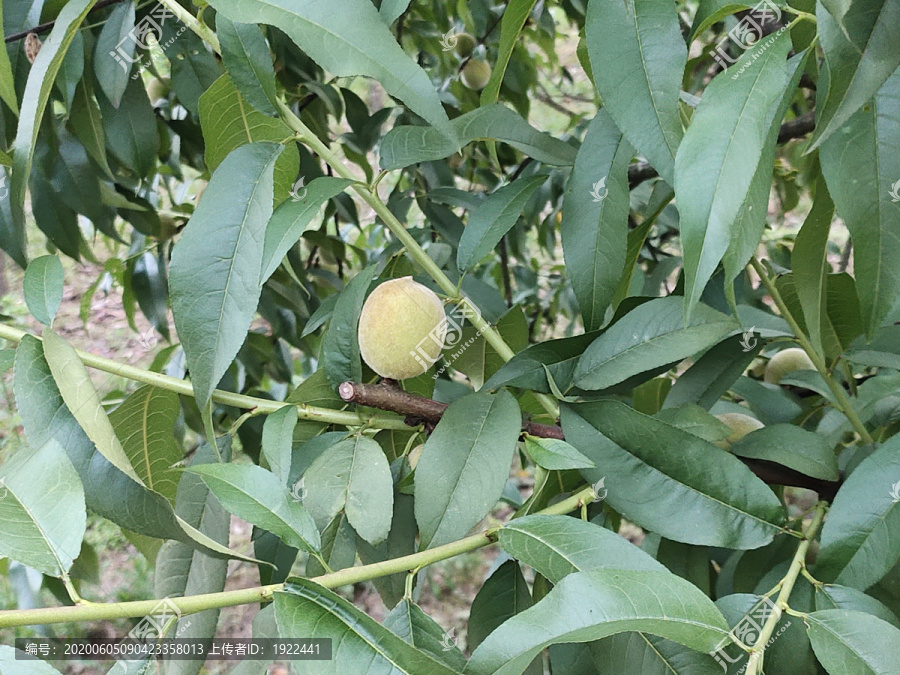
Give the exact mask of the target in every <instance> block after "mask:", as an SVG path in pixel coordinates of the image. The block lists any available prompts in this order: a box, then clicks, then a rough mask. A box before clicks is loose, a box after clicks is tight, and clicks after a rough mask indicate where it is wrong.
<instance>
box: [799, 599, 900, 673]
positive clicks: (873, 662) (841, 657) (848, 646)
mask: <svg viewBox="0 0 900 675" xmlns="http://www.w3.org/2000/svg"><path fill="white" fill-rule="evenodd" d="M805 621H806V624H807V626H809V628H808V630H809V641H810V642H811V643H812V646H813V650H815V652H816V658H818V659H819V661H820V662H821V663H822V665H823V666H825V669H826V670H827V671H828V672H829V673H831V674H832V675H895V673H896V672H897V664H898V663H900V629H898V628H895V627H894V626H892V625H891V624H889V623H888V622H887V621H883V620H882V619H879V618H878V617H875V616H872V615H871V614H864V613H863V612H856V611H852V610H844V609H828V610H824V611H821V612H813V613H812V614H809V615H808V616H806V617H805Z"/></svg>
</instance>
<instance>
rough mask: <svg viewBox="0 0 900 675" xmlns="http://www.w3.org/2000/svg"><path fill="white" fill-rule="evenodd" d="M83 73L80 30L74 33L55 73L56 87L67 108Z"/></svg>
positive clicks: (82, 48)
mask: <svg viewBox="0 0 900 675" xmlns="http://www.w3.org/2000/svg"><path fill="white" fill-rule="evenodd" d="M82 75H84V37H83V36H82V33H81V31H79V32H77V33H75V38H74V39H73V40H72V44H70V45H69V49H68V51H66V56H65V58H64V59H63V62H62V64H61V65H60V67H59V72H58V73H57V74H56V89H57V91H58V92H59V94H60V96H61V97H62V102H63V104H64V105H65V106H66V108H67V109H70V108H71V107H72V99H73V98H75V87H76V86H77V85H78V82H79V81H80V80H81V78H82Z"/></svg>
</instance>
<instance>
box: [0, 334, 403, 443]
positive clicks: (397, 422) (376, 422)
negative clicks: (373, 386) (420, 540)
mask: <svg viewBox="0 0 900 675" xmlns="http://www.w3.org/2000/svg"><path fill="white" fill-rule="evenodd" d="M26 335H31V334H30V333H26V332H25V331H23V330H19V329H18V328H13V327H12V326H7V325H6V324H2V323H0V338H2V339H5V340H11V341H12V342H21V340H22V338H23V337H25V336H26ZM31 337H35V338H37V339H38V340H40V338H39V337H37V336H35V335H32V336H31ZM75 353H76V354H78V358H80V359H81V361H82V362H83V363H84V365H86V366H88V367H90V368H96V369H97V370H102V371H103V372H105V373H110V374H111V375H117V376H119V377H124V378H125V379H128V380H134V381H135V382H143V383H144V384H150V385H153V386H154V387H159V388H160V389H168V390H169V391H174V392H175V393H176V394H181V395H183V396H190V397H193V396H194V389H193V387H192V386H191V383H190V381H188V380H179V379H177V378H174V377H170V376H168V375H163V374H162V373H154V372H152V371H149V370H144V369H143V368H135V367H134V366H129V365H127V364H124V363H119V362H118V361H113V360H112V359H107V358H104V357H102V356H97V355H95V354H91V353H90V352H83V351H81V350H80V349H76V350H75ZM212 400H213V401H215V402H216V403H221V404H222V405H230V406H233V407H235V408H242V409H244V410H253V411H256V412H258V413H259V414H261V415H268V414H270V413H273V412H275V411H276V410H280V409H281V408H283V407H284V406H286V405H292V404H290V403H284V402H282V401H272V400H269V399H264V398H257V397H255V396H246V395H245V394H235V393H233V392H230V391H220V390H218V389H216V390H215V391H213V395H212ZM293 405H295V406H296V408H297V415H298V417H299V418H300V419H301V420H313V421H316V422H323V423H326V424H340V425H342V426H346V427H356V426H359V425H361V424H370V425H372V426H377V427H379V428H381V429H397V430H406V431H409V429H410V427H409V426H408V425H407V424H406V423H405V422H404V421H403V419H401V418H400V417H397V416H396V415H384V414H381V415H371V416H369V417H361V416H360V415H359V414H357V413H355V412H352V411H346V410H331V409H329V408H320V407H318V406H312V405H307V404H306V403H296V404H293Z"/></svg>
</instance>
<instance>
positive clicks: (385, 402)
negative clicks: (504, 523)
mask: <svg viewBox="0 0 900 675" xmlns="http://www.w3.org/2000/svg"><path fill="white" fill-rule="evenodd" d="M338 394H340V397H341V398H342V399H344V400H345V401H347V402H348V403H358V404H359V405H365V406H369V407H371V408H379V409H380V410H389V411H391V412H395V413H398V414H400V415H404V416H405V417H406V423H407V424H409V425H411V426H415V425H419V424H422V423H423V422H424V423H426V424H427V425H428V426H431V427H433V426H434V425H435V424H437V423H438V422H440V420H441V417H442V416H443V414H444V411H445V410H447V407H448V404H446V403H441V402H440V401H435V400H433V399H430V398H425V397H424V396H417V395H416V394H410V393H409V392H406V391H403V390H402V389H400V388H399V387H398V386H397V385H396V384H395V383H394V382H393V381H392V380H387V381H384V382H381V383H379V384H361V383H359V382H344V383H343V384H342V385H341V386H340V387H339V388H338ZM522 431H523V432H524V433H527V434H530V435H532V436H539V437H541V438H557V439H559V440H565V435H564V434H563V430H562V428H561V427H559V426H556V425H551V424H537V423H536V422H530V421H528V420H523V422H522ZM738 459H740V460H741V461H742V462H743V463H744V464H746V465H747V467H748V468H749V469H750V470H751V471H752V472H753V473H754V474H756V475H757V476H759V478H761V479H762V480H763V481H764V482H766V483H768V484H770V485H790V486H792V487H800V488H805V489H807V490H813V491H815V492H818V493H819V497H820V498H821V499H825V500H828V501H831V500H832V499H834V496H835V494H837V491H838V488H839V487H840V486H841V483H840V482H839V481H837V482H834V481H826V480H819V479H817V478H811V477H810V476H806V475H804V474H802V473H799V472H798V471H794V470H793V469H789V468H787V467H784V466H781V465H780V464H775V463H774V462H767V461H765V460H761V459H751V458H749V457H738Z"/></svg>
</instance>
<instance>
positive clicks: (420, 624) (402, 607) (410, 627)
mask: <svg viewBox="0 0 900 675" xmlns="http://www.w3.org/2000/svg"><path fill="white" fill-rule="evenodd" d="M523 581H524V580H523ZM526 593H527V590H526ZM382 625H383V626H384V627H385V628H387V629H388V630H389V631H391V632H392V633H394V634H395V635H398V636H400V637H401V638H403V640H405V641H406V642H408V643H409V644H411V645H412V646H413V647H415V648H416V649H418V650H420V651H423V652H425V653H427V654H429V655H430V656H432V657H433V658H434V659H436V660H438V661H441V662H442V663H443V664H444V665H446V666H448V667H449V668H452V669H453V670H455V671H457V672H462V670H463V668H465V667H466V657H465V656H463V655H462V652H460V651H459V649H458V648H457V647H456V645H455V644H453V642H452V641H451V637H452V636H451V634H450V633H445V632H444V629H443V628H441V627H440V626H439V625H438V624H437V623H436V622H435V620H434V619H432V618H431V617H430V616H428V615H427V614H426V613H425V612H423V611H422V608H421V607H419V606H418V605H417V604H415V603H414V602H413V601H412V600H410V599H408V598H404V599H403V600H401V601H400V603H399V604H398V605H397V606H396V607H394V609H392V610H391V613H390V614H388V615H387V616H386V617H385V619H384V623H383V624H382ZM471 635H472V633H471V631H470V632H469V633H468V638H467V641H468V644H470V645H471Z"/></svg>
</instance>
